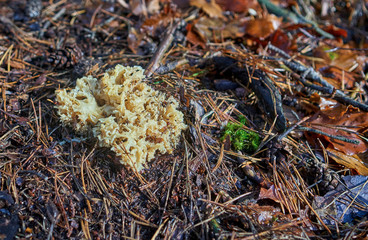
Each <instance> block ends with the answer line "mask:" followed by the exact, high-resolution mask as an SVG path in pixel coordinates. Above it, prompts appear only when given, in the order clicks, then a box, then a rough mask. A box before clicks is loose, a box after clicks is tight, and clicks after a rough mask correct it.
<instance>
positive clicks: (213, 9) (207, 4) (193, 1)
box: [190, 0, 223, 18]
mask: <svg viewBox="0 0 368 240" xmlns="http://www.w3.org/2000/svg"><path fill="white" fill-rule="evenodd" d="M190 5H191V6H194V7H197V8H200V9H202V10H203V11H204V12H205V13H207V14H208V15H209V16H210V17H213V18H216V17H217V18H223V16H222V9H221V7H220V6H219V5H218V4H217V3H216V1H215V0H208V1H207V0H190Z"/></svg>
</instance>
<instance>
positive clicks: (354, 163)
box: [326, 148, 368, 176]
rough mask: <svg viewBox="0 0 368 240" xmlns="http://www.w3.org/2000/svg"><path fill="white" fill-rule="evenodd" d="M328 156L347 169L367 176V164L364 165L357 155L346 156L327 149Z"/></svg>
mask: <svg viewBox="0 0 368 240" xmlns="http://www.w3.org/2000/svg"><path fill="white" fill-rule="evenodd" d="M326 150H327V153H328V156H329V157H331V158H332V159H333V160H334V161H335V162H337V163H338V164H341V165H343V166H345V167H347V168H351V169H354V170H356V171H357V172H358V173H359V174H360V175H364V176H368V164H366V163H364V161H362V159H361V158H360V157H359V156H358V155H352V156H348V155H346V154H344V153H342V152H340V151H336V150H334V149H332V148H327V149H326Z"/></svg>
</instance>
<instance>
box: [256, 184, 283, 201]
mask: <svg viewBox="0 0 368 240" xmlns="http://www.w3.org/2000/svg"><path fill="white" fill-rule="evenodd" d="M261 199H271V200H273V201H275V202H277V203H279V202H280V198H279V196H278V194H277V192H276V189H275V185H272V186H271V187H270V188H269V189H266V188H261V191H260V192H259V196H258V199H257V200H261Z"/></svg>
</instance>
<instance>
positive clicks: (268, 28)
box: [245, 15, 282, 40]
mask: <svg viewBox="0 0 368 240" xmlns="http://www.w3.org/2000/svg"><path fill="white" fill-rule="evenodd" d="M281 21H282V19H281V18H278V17H276V16H275V15H268V16H267V17H265V18H260V19H253V20H250V21H248V22H247V23H246V28H245V31H246V33H248V34H249V35H251V36H252V37H255V38H258V39H260V40H264V39H265V38H267V37H268V36H270V35H271V34H272V33H274V32H275V31H276V30H277V29H278V28H279V26H280V25H281Z"/></svg>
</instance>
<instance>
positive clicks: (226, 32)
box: [194, 17, 244, 42]
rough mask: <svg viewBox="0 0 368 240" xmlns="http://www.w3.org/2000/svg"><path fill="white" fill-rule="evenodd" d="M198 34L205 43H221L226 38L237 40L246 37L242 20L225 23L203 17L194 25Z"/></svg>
mask: <svg viewBox="0 0 368 240" xmlns="http://www.w3.org/2000/svg"><path fill="white" fill-rule="evenodd" d="M194 29H195V30H196V33H198V35H199V36H200V37H201V38H202V39H204V40H205V41H214V42H216V41H221V40H223V39H226V38H233V39H234V38H237V37H242V36H243V35H244V27H243V26H242V20H239V19H236V20H233V21H230V22H225V21H224V20H223V19H219V18H209V17H202V18H200V19H199V20H198V21H197V22H196V23H195V25H194Z"/></svg>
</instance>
